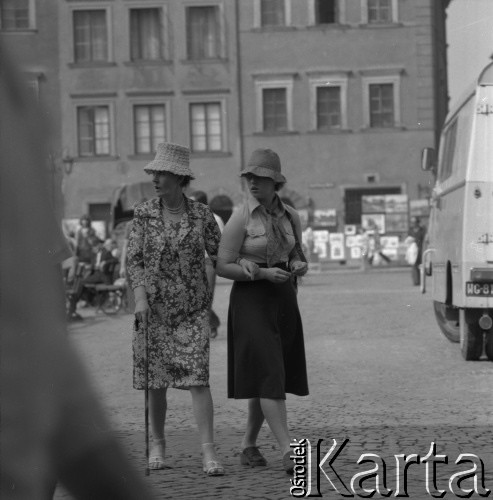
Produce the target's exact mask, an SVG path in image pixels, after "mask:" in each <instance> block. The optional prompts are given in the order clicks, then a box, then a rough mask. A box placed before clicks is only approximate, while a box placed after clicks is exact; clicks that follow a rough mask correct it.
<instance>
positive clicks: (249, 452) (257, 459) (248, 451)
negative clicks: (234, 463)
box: [240, 446, 267, 467]
mask: <svg viewBox="0 0 493 500" xmlns="http://www.w3.org/2000/svg"><path fill="white" fill-rule="evenodd" d="M240 463H241V465H249V466H250V467H262V466H265V465H267V460H266V459H265V457H264V456H263V455H262V453H260V450H259V449H258V447H257V446H248V447H247V448H245V449H244V450H243V451H242V452H241V453H240Z"/></svg>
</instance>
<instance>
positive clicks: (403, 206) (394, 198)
mask: <svg viewBox="0 0 493 500" xmlns="http://www.w3.org/2000/svg"><path fill="white" fill-rule="evenodd" d="M408 205H409V203H408V197H407V194H387V195H385V213H387V214H393V213H406V214H407V211H408Z"/></svg>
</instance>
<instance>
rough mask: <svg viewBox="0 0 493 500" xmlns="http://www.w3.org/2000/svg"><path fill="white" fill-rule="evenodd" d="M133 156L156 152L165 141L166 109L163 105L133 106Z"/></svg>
mask: <svg viewBox="0 0 493 500" xmlns="http://www.w3.org/2000/svg"><path fill="white" fill-rule="evenodd" d="M134 131H135V154H147V153H153V152H154V151H156V146H157V145H158V144H159V143H160V142H164V141H165V140H166V109H165V106H164V104H150V105H140V104H139V105H135V106H134Z"/></svg>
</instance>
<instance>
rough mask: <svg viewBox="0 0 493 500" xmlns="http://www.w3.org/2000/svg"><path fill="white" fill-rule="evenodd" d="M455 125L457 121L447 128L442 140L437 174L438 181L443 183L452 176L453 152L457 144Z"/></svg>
mask: <svg viewBox="0 0 493 500" xmlns="http://www.w3.org/2000/svg"><path fill="white" fill-rule="evenodd" d="M457 123H458V120H455V121H454V122H453V123H452V124H451V125H450V126H449V128H448V129H447V131H446V132H445V135H444V138H443V139H444V140H443V152H442V159H441V165H440V167H441V168H440V172H439V173H438V177H439V180H440V181H444V180H445V179H448V178H449V177H450V176H451V175H452V170H453V168H452V166H453V164H454V155H455V152H456V151H455V150H456V144H457Z"/></svg>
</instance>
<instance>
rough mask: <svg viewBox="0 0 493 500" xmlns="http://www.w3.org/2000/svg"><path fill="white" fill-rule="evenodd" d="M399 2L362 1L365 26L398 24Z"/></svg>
mask: <svg viewBox="0 0 493 500" xmlns="http://www.w3.org/2000/svg"><path fill="white" fill-rule="evenodd" d="M397 9H398V0H361V18H362V19H361V21H362V23H363V24H388V23H397V22H398V13H397Z"/></svg>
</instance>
